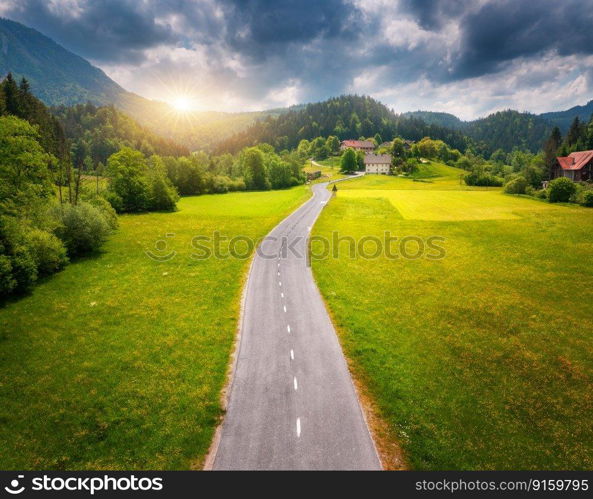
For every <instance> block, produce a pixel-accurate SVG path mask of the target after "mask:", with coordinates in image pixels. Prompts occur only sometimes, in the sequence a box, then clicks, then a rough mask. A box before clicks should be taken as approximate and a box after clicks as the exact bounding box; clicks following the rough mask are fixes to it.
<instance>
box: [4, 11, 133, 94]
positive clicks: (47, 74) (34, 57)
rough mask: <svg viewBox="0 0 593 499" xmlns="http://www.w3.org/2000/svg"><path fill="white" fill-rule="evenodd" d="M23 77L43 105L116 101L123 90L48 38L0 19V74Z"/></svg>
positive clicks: (86, 62) (97, 70)
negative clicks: (9, 73) (10, 73)
mask: <svg viewBox="0 0 593 499" xmlns="http://www.w3.org/2000/svg"><path fill="white" fill-rule="evenodd" d="M8 72H12V73H13V75H14V76H15V77H18V78H21V77H23V76H24V77H26V78H27V79H28V80H29V83H30V84H31V87H32V88H33V89H34V91H35V94H36V95H37V96H38V97H39V98H40V99H41V100H42V101H43V102H44V103H45V104H47V105H57V104H68V105H70V104H77V103H85V102H87V101H90V102H93V103H95V104H109V103H116V102H118V100H119V99H120V96H121V95H122V94H125V93H126V92H125V90H124V89H123V88H121V87H120V86H119V85H118V84H117V83H115V82H114V81H113V80H111V79H110V78H109V77H108V76H107V75H106V74H105V73H104V72H103V71H101V70H100V69H99V68H96V67H94V66H92V65H91V64H90V63H89V62H88V61H86V60H85V59H83V58H82V57H79V56H77V55H75V54H73V53H72V52H69V51H68V50H66V49H65V48H64V47H62V46H60V45H58V44H57V43H56V42H54V41H53V40H51V39H50V38H48V37H46V36H45V35H42V34H41V33H39V32H38V31H36V30H34V29H31V28H28V27H26V26H24V25H22V24H19V23H16V22H14V21H10V20H8V19H2V18H0V74H1V75H6V74H7V73H8Z"/></svg>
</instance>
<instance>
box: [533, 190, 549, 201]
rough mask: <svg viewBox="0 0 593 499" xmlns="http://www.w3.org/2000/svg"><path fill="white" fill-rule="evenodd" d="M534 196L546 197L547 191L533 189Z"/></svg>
mask: <svg viewBox="0 0 593 499" xmlns="http://www.w3.org/2000/svg"><path fill="white" fill-rule="evenodd" d="M535 197H536V198H538V199H548V191H547V190H546V189H540V190H539V191H535Z"/></svg>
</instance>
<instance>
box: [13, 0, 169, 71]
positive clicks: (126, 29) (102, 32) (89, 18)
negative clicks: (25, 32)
mask: <svg viewBox="0 0 593 499" xmlns="http://www.w3.org/2000/svg"><path fill="white" fill-rule="evenodd" d="M155 14H156V13H155V12H154V11H152V9H150V8H147V4H145V3H143V2H142V3H141V2H136V1H134V0H131V1H128V0H99V1H92V2H88V3H85V4H84V5H83V6H82V9H81V11H80V12H76V8H75V7H72V12H69V11H68V7H67V4H64V5H63V8H61V9H52V8H51V7H50V4H49V3H48V2H47V1H45V0H19V1H15V2H14V3H13V9H12V10H9V11H8V12H7V13H6V15H7V17H10V18H12V19H14V20H17V21H21V22H23V23H24V24H26V25H28V26H31V27H33V28H36V29H37V30H39V31H41V32H42V33H44V34H46V35H47V36H49V37H51V38H53V39H54V40H56V41H58V42H59V43H61V44H62V45H64V46H66V47H67V48H69V49H70V50H72V51H74V52H75V53H77V54H79V55H82V56H84V57H87V58H91V59H96V60H101V61H121V60H129V61H136V60H139V59H141V58H142V51H143V50H144V49H147V48H150V47H152V46H155V45H158V44H161V43H166V42H172V41H173V33H172V30H171V28H170V27H169V26H167V25H166V24H157V22H156V21H155V17H156V16H155Z"/></svg>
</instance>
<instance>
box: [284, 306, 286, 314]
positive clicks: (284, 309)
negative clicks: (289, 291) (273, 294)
mask: <svg viewBox="0 0 593 499" xmlns="http://www.w3.org/2000/svg"><path fill="white" fill-rule="evenodd" d="M284 312H285V313H286V305H284Z"/></svg>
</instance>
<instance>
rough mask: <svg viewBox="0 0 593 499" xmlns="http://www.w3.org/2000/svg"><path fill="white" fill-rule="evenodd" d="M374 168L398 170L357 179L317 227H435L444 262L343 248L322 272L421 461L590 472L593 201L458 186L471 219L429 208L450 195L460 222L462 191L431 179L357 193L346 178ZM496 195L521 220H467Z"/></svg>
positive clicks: (364, 365) (374, 382)
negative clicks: (417, 186) (546, 199)
mask: <svg viewBox="0 0 593 499" xmlns="http://www.w3.org/2000/svg"><path fill="white" fill-rule="evenodd" d="M375 179H381V180H382V181H383V179H385V177H372V178H365V179H361V180H354V181H352V182H345V183H343V184H342V185H341V186H340V187H341V190H340V192H339V193H338V197H337V198H336V199H334V200H332V202H331V203H330V204H329V205H328V207H327V208H326V209H325V210H324V212H323V213H322V215H321V217H320V219H319V221H318V223H317V224H316V226H315V228H314V235H318V236H325V237H330V234H331V232H332V231H334V230H337V231H339V233H340V235H341V236H348V235H350V236H353V237H355V238H357V239H359V238H361V237H363V236H368V235H375V236H377V237H380V238H382V237H383V234H384V231H391V232H392V234H393V235H394V236H398V237H400V238H402V237H405V236H418V237H421V238H424V239H425V240H426V239H427V238H429V237H431V236H435V235H436V236H441V237H444V238H445V241H444V242H440V243H439V245H440V246H442V247H444V248H445V250H446V257H445V258H444V259H441V260H430V259H427V258H418V259H415V260H410V259H408V260H406V259H403V258H401V257H400V258H399V259H395V260H391V259H387V258H386V257H380V258H378V259H374V260H365V259H362V258H359V259H354V260H353V259H350V258H348V256H347V254H346V252H347V246H346V245H345V244H343V245H342V246H341V252H340V257H339V258H338V259H329V260H325V261H314V262H313V270H314V273H315V276H316V278H317V280H318V283H319V286H320V288H321V290H322V293H323V295H324V297H325V298H326V300H327V302H328V305H329V307H330V309H331V311H332V313H333V316H334V319H335V321H336V323H337V325H338V329H339V331H340V336H341V341H342V344H343V346H344V348H345V352H346V354H347V356H348V357H349V358H350V359H351V361H352V365H353V368H354V370H355V372H356V374H357V376H358V377H359V378H360V379H361V380H362V382H363V384H364V386H365V387H366V389H367V390H368V392H369V394H370V395H371V396H372V398H373V399H374V400H375V402H376V404H377V406H378V410H379V413H380V415H381V416H382V418H383V419H384V420H385V421H386V422H387V423H388V426H389V428H390V430H391V438H392V439H393V440H396V441H398V442H400V443H401V445H402V446H403V448H404V451H405V454H406V456H407V459H408V462H409V464H410V466H411V467H412V468H414V469H592V468H593V418H591V414H593V396H592V393H593V391H592V390H591V387H592V386H593V337H592V336H593V314H592V313H591V303H592V302H593V267H592V266H591V264H590V262H591V255H592V254H593V210H590V209H589V210H588V209H584V208H578V207H573V208H568V207H557V208H556V207H554V208H553V209H547V208H548V207H549V205H546V204H544V203H539V202H536V201H532V200H528V199H523V198H514V197H511V196H505V195H503V194H500V193H497V192H485V193H474V192H458V193H451V194H455V199H454V200H453V202H454V203H463V205H464V206H463V209H461V205H459V206H458V207H459V208H460V209H459V210H457V209H456V210H455V211H456V212H457V213H458V214H459V217H458V219H459V220H458V221H451V220H449V221H440V220H430V218H433V215H434V213H437V210H438V203H439V202H442V203H443V206H442V210H443V213H446V214H447V218H450V215H452V213H453V212H452V210H451V206H450V205H448V204H447V202H446V201H447V200H449V202H451V200H450V198H443V197H436V198H435V197H434V196H435V192H434V191H433V190H430V189H427V190H424V191H410V192H406V191H400V192H396V194H401V195H403V196H405V197H403V198H400V200H397V199H396V200H395V201H393V200H392V199H390V198H389V196H386V195H385V194H384V190H381V191H377V192H378V193H379V195H377V194H376V193H375V192H373V191H372V187H369V184H367V185H366V187H365V190H364V191H362V192H363V193H364V195H361V196H359V197H352V196H349V195H346V191H345V190H344V189H345V188H346V185H349V186H352V185H353V184H356V183H359V184H360V183H363V182H370V181H373V182H374V181H375ZM385 180H389V181H391V179H385ZM404 180H406V181H407V179H402V181H404ZM396 182H399V180H396ZM408 182H410V184H409V185H412V183H411V181H408ZM399 188H400V187H397V189H399ZM352 192H354V191H352ZM348 194H350V192H348ZM436 194H438V196H441V194H448V193H447V192H445V193H436ZM464 195H471V196H468V198H467V199H466V200H465V201H463V200H462V199H461V198H460V197H458V196H464ZM483 195H488V196H489V197H488V198H486V197H483ZM486 200H487V203H486ZM496 201H498V202H499V207H498V208H497V207H496V206H493V204H492V203H495V202H496ZM398 203H403V204H398ZM485 203H486V204H488V207H487V211H490V210H493V211H496V210H499V211H500V210H502V211H503V212H508V210H509V206H510V212H511V213H513V214H514V216H513V217H512V219H496V220H466V218H467V217H465V216H463V213H464V212H465V210H470V211H473V212H474V213H475V212H476V211H477V212H479V211H482V210H483V209H485V208H484V204H485ZM472 205H475V206H474V207H472ZM511 205H512V206H511ZM399 208H401V210H400V209H399ZM409 210H415V215H414V216H413V217H411V218H413V219H411V218H410V217H409V215H410V211H409ZM423 212H424V213H425V214H424V215H423ZM417 218H423V219H422V220H418V219H417ZM497 218H499V217H497ZM394 248H395V249H397V245H395V246H394ZM314 249H315V246H314ZM409 250H411V251H412V252H413V251H414V243H412V245H411V246H410V247H409ZM430 253H431V254H432V253H433V252H430Z"/></svg>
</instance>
